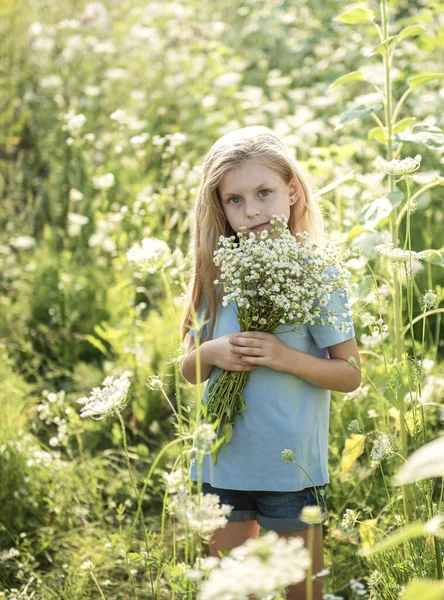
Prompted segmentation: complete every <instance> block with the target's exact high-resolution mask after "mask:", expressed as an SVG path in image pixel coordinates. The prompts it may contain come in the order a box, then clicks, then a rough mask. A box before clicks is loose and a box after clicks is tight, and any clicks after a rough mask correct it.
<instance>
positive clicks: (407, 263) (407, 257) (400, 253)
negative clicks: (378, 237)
mask: <svg viewBox="0 0 444 600" xmlns="http://www.w3.org/2000/svg"><path fill="white" fill-rule="evenodd" d="M375 251H376V252H379V253H380V254H382V256H385V257H386V258H388V260H389V261H390V262H391V263H393V268H394V269H399V268H400V267H402V266H403V267H404V268H405V269H406V272H407V274H408V275H410V276H411V275H412V265H411V263H412V262H413V261H414V260H427V254H426V253H425V252H414V251H413V250H403V249H402V248H394V247H393V244H392V243H390V244H379V245H378V246H375Z"/></svg>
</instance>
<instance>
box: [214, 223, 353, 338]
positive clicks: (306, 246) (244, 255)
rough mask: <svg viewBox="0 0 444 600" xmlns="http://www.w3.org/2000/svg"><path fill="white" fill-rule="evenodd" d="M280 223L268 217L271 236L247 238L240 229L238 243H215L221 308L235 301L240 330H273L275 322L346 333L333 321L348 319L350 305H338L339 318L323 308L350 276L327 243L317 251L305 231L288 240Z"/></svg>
mask: <svg viewBox="0 0 444 600" xmlns="http://www.w3.org/2000/svg"><path fill="white" fill-rule="evenodd" d="M286 221H287V218H286V217H285V215H281V216H278V215H273V219H272V220H271V221H270V225H271V226H272V227H273V226H274V227H273V228H272V230H271V232H272V233H278V234H279V235H277V236H276V237H268V236H269V233H268V231H267V230H264V231H261V232H260V233H259V232H258V235H257V236H256V234H255V233H253V232H250V234H249V236H248V237H247V235H246V233H245V231H244V229H245V228H243V230H241V231H240V232H239V233H238V241H237V240H236V237H235V236H231V237H228V238H226V237H224V236H221V237H220V238H219V245H220V248H219V249H218V250H215V252H214V259H213V260H214V263H215V264H216V266H218V267H220V273H221V275H220V278H221V280H223V287H224V291H225V292H226V295H225V296H224V298H223V305H224V306H227V305H228V304H229V303H230V302H231V301H233V300H235V301H236V304H237V307H238V311H239V314H238V317H239V321H240V322H241V323H242V324H243V325H244V327H245V329H244V330H245V331H247V330H252V331H255V330H257V331H265V332H267V331H273V330H274V329H276V327H277V326H278V325H279V324H280V323H283V324H284V323H291V324H294V325H296V326H297V325H302V324H305V323H308V324H311V325H312V324H315V323H316V324H319V325H325V324H328V325H330V326H331V327H333V328H334V329H338V330H341V331H348V330H349V329H350V325H349V324H348V323H345V322H344V321H341V322H340V323H339V324H338V323H336V321H337V319H338V316H341V317H351V311H350V305H349V304H347V303H344V305H343V306H344V308H343V309H341V313H340V314H339V315H336V314H335V311H334V310H332V309H328V308H326V307H327V306H328V303H329V300H330V296H331V294H332V293H333V292H334V291H335V290H337V289H341V290H343V289H344V288H346V286H347V283H348V282H347V280H348V279H349V278H350V276H351V273H350V271H349V270H348V269H346V268H345V267H343V266H341V265H340V263H341V257H340V249H339V247H338V246H335V245H333V244H331V245H329V246H326V248H325V250H324V252H321V250H320V249H319V248H318V247H317V246H316V244H313V243H312V242H308V241H307V238H308V233H307V232H303V233H298V234H296V235H295V236H293V235H292V234H291V232H290V231H289V230H288V229H287V228H286ZM214 283H216V284H218V283H219V280H216V281H215V282H214ZM342 297H344V294H342Z"/></svg>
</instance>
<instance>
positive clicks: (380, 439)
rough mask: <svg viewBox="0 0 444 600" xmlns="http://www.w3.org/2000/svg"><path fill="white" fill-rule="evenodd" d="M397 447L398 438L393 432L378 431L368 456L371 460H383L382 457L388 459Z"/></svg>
mask: <svg viewBox="0 0 444 600" xmlns="http://www.w3.org/2000/svg"><path fill="white" fill-rule="evenodd" d="M397 448H398V440H397V438H396V435H395V434H392V433H379V434H378V436H377V439H376V440H375V443H374V445H373V448H372V450H371V452H370V456H371V457H372V458H373V460H378V461H381V460H384V458H387V459H390V458H391V457H392V456H393V453H394V452H396V450H397Z"/></svg>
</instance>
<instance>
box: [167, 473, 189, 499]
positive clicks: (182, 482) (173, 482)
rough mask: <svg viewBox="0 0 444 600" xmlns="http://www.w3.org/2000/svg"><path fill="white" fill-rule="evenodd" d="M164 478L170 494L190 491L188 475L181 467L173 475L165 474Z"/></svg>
mask: <svg viewBox="0 0 444 600" xmlns="http://www.w3.org/2000/svg"><path fill="white" fill-rule="evenodd" d="M162 477H163V478H164V480H165V484H166V489H167V491H168V493H169V494H178V493H182V492H186V491H187V489H188V475H187V472H186V471H185V469H184V468H183V467H179V468H178V469H176V470H175V471H172V472H171V473H168V472H166V471H165V472H164V473H162Z"/></svg>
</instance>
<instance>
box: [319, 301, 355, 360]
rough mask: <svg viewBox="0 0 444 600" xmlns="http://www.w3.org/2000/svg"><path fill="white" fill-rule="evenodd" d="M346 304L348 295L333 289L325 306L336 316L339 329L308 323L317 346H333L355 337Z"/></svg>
mask: <svg viewBox="0 0 444 600" xmlns="http://www.w3.org/2000/svg"><path fill="white" fill-rule="evenodd" d="M346 304H348V297H347V293H346V292H345V290H339V289H338V290H334V292H332V293H331V295H330V299H329V302H328V304H327V306H326V308H328V309H330V310H334V314H335V316H336V321H335V323H336V325H339V326H340V327H341V329H334V328H333V327H332V326H331V325H328V324H326V325H309V326H308V329H309V331H310V334H311V335H312V337H313V339H314V341H315V342H316V345H317V346H318V348H327V347H328V346H334V345H335V344H340V343H341V342H345V341H347V340H351V339H353V338H354V337H355V330H354V327H353V319H352V317H351V311H350V308H349V306H345V305H346Z"/></svg>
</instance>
